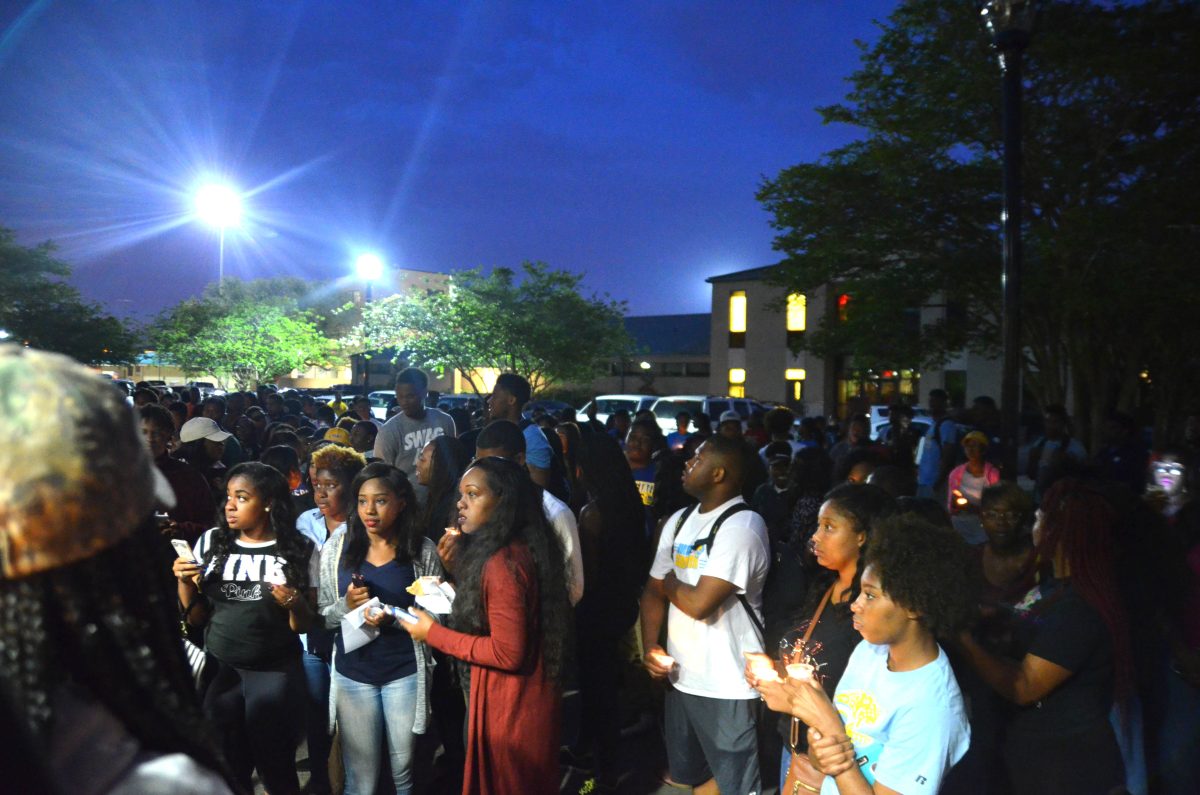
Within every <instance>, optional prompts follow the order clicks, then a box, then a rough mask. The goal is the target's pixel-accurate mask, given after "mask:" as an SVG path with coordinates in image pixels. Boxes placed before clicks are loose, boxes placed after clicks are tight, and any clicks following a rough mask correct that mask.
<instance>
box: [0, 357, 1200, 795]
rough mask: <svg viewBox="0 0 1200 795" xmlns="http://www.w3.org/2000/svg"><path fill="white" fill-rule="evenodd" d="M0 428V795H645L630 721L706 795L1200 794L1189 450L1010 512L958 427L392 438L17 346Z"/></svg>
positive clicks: (517, 397)
mask: <svg viewBox="0 0 1200 795" xmlns="http://www.w3.org/2000/svg"><path fill="white" fill-rule="evenodd" d="M0 390H3V394H0V428H3V429H5V430H6V431H7V433H6V434H5V437H6V439H8V440H10V441H8V442H7V443H6V445H5V446H4V447H2V448H0V472H2V473H0V489H3V494H2V495H0V531H2V532H3V534H4V538H3V542H4V543H3V545H2V546H0V551H2V553H3V554H2V555H0V563H2V564H3V572H2V575H0V596H2V598H3V601H4V605H5V610H4V614H3V616H2V617H0V684H2V685H3V686H2V687H0V709H2V710H3V713H4V715H5V716H6V720H4V731H5V740H6V742H4V743H0V748H2V749H3V751H2V753H3V754H5V763H4V770H5V775H6V776H7V779H6V780H7V781H8V782H11V784H12V785H13V786H14V787H16V791H21V792H41V791H62V792H83V793H93V792H95V793H100V792H130V793H132V792H197V793H198V792H215V793H221V792H246V793H248V792H251V791H252V790H253V787H254V784H255V781H256V779H257V782H258V783H260V784H261V785H262V786H263V788H264V789H265V790H266V791H267V792H269V793H271V795H287V793H299V792H301V786H300V776H299V775H298V772H297V761H296V759H297V750H298V748H299V745H300V743H301V742H302V741H303V742H305V743H306V745H307V757H308V761H307V763H306V767H307V769H308V780H307V783H306V784H305V787H304V791H306V792H311V793H324V792H334V791H344V792H345V793H373V792H384V791H387V792H391V791H395V792H396V793H409V792H422V791H426V792H428V791H434V789H433V788H434V787H435V786H436V787H439V788H440V789H439V790H437V791H448V790H447V788H448V787H449V788H452V789H459V788H461V791H462V792H463V793H467V794H468V795H470V794H473V793H484V794H486V795H505V794H508V793H513V794H514V795H515V793H523V794H524V793H533V794H534V795H537V793H547V794H549V793H558V792H560V791H562V790H561V787H562V782H563V781H564V780H566V779H564V777H563V775H562V770H563V767H564V765H567V766H570V767H572V768H575V769H578V770H582V771H585V775H586V782H585V784H584V788H583V790H580V791H586V792H597V793H602V792H624V791H634V790H631V789H630V784H629V779H628V772H629V771H628V770H627V767H626V765H625V764H623V761H624V760H623V759H622V754H621V753H620V750H621V745H620V744H621V738H622V730H623V728H624V729H625V730H626V732H628V730H629V729H630V728H631V727H630V725H629V724H631V723H636V722H637V721H638V720H639V719H641V721H642V722H643V723H648V724H649V725H657V726H658V727H659V728H660V730H661V737H662V741H663V746H664V749H665V765H664V767H663V769H661V770H657V771H656V773H658V774H659V775H661V778H662V780H663V781H664V782H666V783H668V784H674V785H677V786H681V787H691V788H692V789H693V790H694V791H695V792H698V793H714V792H723V793H726V795H736V794H737V793H743V794H744V795H751V794H752V793H753V794H755V795H756V794H757V793H761V792H764V791H768V790H773V789H774V788H775V787H776V786H778V787H779V791H780V792H781V793H786V795H797V794H798V793H801V792H822V793H826V794H827V795H829V794H831V793H843V795H845V794H848V793H863V792H876V793H882V792H899V793H937V792H942V793H989V794H991V793H995V794H996V795H1005V794H1006V793H1011V794H1012V795H1025V793H1081V795H1082V794H1084V793H1086V794H1087V795H1093V794H1094V793H1110V792H1112V793H1118V792H1125V791H1128V792H1131V793H1135V794H1139V793H1151V792H1161V793H1168V794H1173V793H1194V792H1197V791H1200V764H1198V759H1197V757H1198V755H1197V754H1196V753H1195V750H1196V748H1197V747H1200V503H1195V502H1193V501H1192V499H1191V498H1192V495H1193V494H1195V492H1196V489H1197V488H1200V416H1197V417H1196V418H1191V419H1189V422H1188V424H1187V426H1186V433H1185V436H1184V438H1183V439H1181V440H1180V443H1179V445H1178V446H1177V447H1171V448H1167V449H1163V450H1161V451H1154V452H1151V451H1149V450H1148V449H1147V448H1146V447H1145V446H1144V445H1142V444H1141V443H1140V440H1139V438H1138V433H1137V427H1136V424H1135V423H1133V421H1132V419H1131V418H1129V417H1126V416H1124V415H1121V414H1114V415H1113V416H1112V418H1111V420H1110V422H1109V423H1108V426H1107V427H1106V428H1105V443H1104V446H1103V447H1102V449H1100V450H1098V451H1096V453H1095V455H1092V456H1089V455H1088V452H1087V450H1086V448H1085V446H1084V445H1083V443H1082V441H1081V440H1080V439H1078V438H1075V437H1074V436H1072V432H1071V426H1070V422H1069V418H1068V417H1067V415H1066V412H1065V411H1063V410H1062V409H1061V407H1056V406H1050V407H1047V408H1046V410H1045V412H1044V416H1043V418H1042V423H1041V424H1042V428H1041V432H1040V433H1039V434H1036V435H1034V436H1032V437H1031V439H1030V440H1029V442H1028V444H1026V445H1025V447H1024V448H1023V450H1022V454H1021V456H1020V462H1021V463H1020V464H1019V470H1020V471H1019V472H1017V473H1003V474H1005V475H1007V477H1005V478H1003V479H1002V477H1001V475H1002V473H1001V471H1000V468H999V461H1000V459H1001V456H1000V455H998V446H999V442H1000V440H999V438H998V433H997V432H996V424H995V422H994V420H995V418H996V416H995V404H994V403H993V402H991V401H990V400H989V399H987V398H980V399H978V400H976V401H975V402H974V404H973V405H972V406H971V407H970V409H969V410H968V411H966V412H962V413H960V414H958V415H954V416H952V415H951V412H950V408H949V401H948V396H947V395H946V394H945V393H944V392H941V391H940V390H933V391H932V393H931V394H930V395H929V396H928V403H929V411H930V416H929V417H928V418H924V419H927V420H928V422H925V423H920V424H919V423H916V422H914V419H915V417H914V414H913V412H912V411H911V409H909V408H908V407H905V406H894V407H892V408H891V411H890V420H891V422H890V427H889V429H888V432H887V434H886V435H884V436H883V438H880V439H871V438H870V428H869V424H868V422H867V418H866V417H859V416H852V417H850V418H848V419H847V421H846V422H844V423H843V424H842V427H840V428H839V427H838V423H834V422H824V421H821V420H819V419H817V418H803V419H801V420H799V421H797V419H796V417H795V416H794V415H793V414H792V412H791V411H789V410H788V409H786V408H776V409H772V410H771V411H769V412H767V413H766V414H765V415H763V416H755V417H751V418H743V417H741V416H740V415H738V414H736V413H734V412H728V413H726V414H722V415H721V416H719V417H706V416H703V415H700V416H696V417H691V416H688V415H686V414H681V415H680V416H678V417H676V418H675V420H676V426H677V427H676V430H675V431H674V432H673V433H671V434H670V435H664V434H663V432H662V430H661V429H660V427H659V424H658V422H657V421H656V418H655V417H654V416H653V415H651V414H649V413H639V414H636V415H634V416H629V415H628V413H625V412H617V413H616V414H614V415H613V416H611V417H609V418H607V421H605V422H601V421H600V420H599V419H598V418H597V417H596V416H595V415H594V414H593V415H592V416H590V417H589V418H588V419H587V420H586V421H579V420H577V418H576V416H575V414H574V412H569V413H566V414H564V415H563V416H554V415H552V414H547V413H543V412H533V413H531V414H530V415H529V416H526V415H525V413H524V412H523V409H524V408H525V407H526V405H527V404H528V403H529V401H530V398H531V393H530V386H529V383H528V382H527V381H526V380H525V379H523V378H522V377H520V376H519V375H516V374H513V373H505V374H502V375H501V376H500V377H499V378H498V379H497V381H496V384H495V387H494V389H493V390H492V392H491V394H490V395H489V396H488V398H487V400H486V403H485V404H483V405H482V406H481V407H480V408H481V410H482V411H481V412H480V416H476V417H472V416H471V415H470V413H468V412H463V411H454V412H450V411H443V410H441V409H439V408H437V407H436V406H435V405H431V404H432V403H434V402H436V401H433V400H430V399H429V395H428V380H427V378H426V376H425V374H424V373H423V372H422V371H420V370H418V369H415V368H408V369H405V370H403V371H402V372H400V373H399V375H398V376H397V379H396V384H395V398H396V399H395V404H394V406H393V407H392V408H391V409H390V410H389V418H388V419H387V420H386V421H380V420H377V419H376V418H374V417H373V416H372V414H371V409H370V404H369V402H367V400H366V398H365V397H361V396H357V397H348V398H347V399H346V400H343V399H342V398H341V396H340V395H339V396H338V397H337V398H335V400H334V402H333V403H332V404H329V405H325V404H320V403H318V402H316V401H315V400H313V399H311V398H291V397H286V396H280V395H278V394H277V393H276V392H274V391H272V390H267V389H263V390H261V391H259V392H256V393H249V392H236V393H232V394H229V395H226V396H224V397H210V398H208V399H205V400H199V399H193V400H191V401H179V400H170V398H167V400H170V402H164V396H163V395H161V394H160V393H159V392H158V391H155V390H153V389H151V388H149V387H145V388H142V389H139V390H138V391H137V393H136V394H135V395H134V398H133V400H134V403H135V409H134V410H133V411H131V410H130V409H129V407H128V406H126V405H125V402H124V400H123V398H122V397H121V396H120V395H119V394H117V393H116V391H115V390H113V389H112V388H111V387H110V386H108V385H106V384H104V383H103V382H102V381H101V380H100V379H98V378H96V377H94V376H92V375H90V374H88V373H87V371H86V370H84V369H83V368H81V367H79V366H77V365H74V364H73V363H70V362H69V361H68V360H65V359H62V358H61V357H56V356H51V355H47V354H41V353H37V352H34V351H29V350H25V349H21V348H16V347H13V346H10V347H6V348H3V349H0ZM39 395H41V396H45V395H54V396H55V399H54V400H37V399H35V398H36V397H37V396H39ZM139 437H140V438H139ZM143 440H144V441H143ZM1014 476H1016V477H1014ZM172 576H173V578H174V579H173V580H172V579H171V577H172ZM575 789H578V787H575ZM572 791H574V790H572Z"/></svg>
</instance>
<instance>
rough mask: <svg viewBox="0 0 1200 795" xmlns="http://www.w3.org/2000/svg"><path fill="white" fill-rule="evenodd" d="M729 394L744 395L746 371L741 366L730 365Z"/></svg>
mask: <svg viewBox="0 0 1200 795" xmlns="http://www.w3.org/2000/svg"><path fill="white" fill-rule="evenodd" d="M729 396H730V397H745V396H746V371H745V370H743V369H742V368H741V367H732V368H730V370H729Z"/></svg>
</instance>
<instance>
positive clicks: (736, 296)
mask: <svg viewBox="0 0 1200 795" xmlns="http://www.w3.org/2000/svg"><path fill="white" fill-rule="evenodd" d="M729 347H730V348H745V347H746V291H745V290H734V291H733V292H732V293H730V294H729Z"/></svg>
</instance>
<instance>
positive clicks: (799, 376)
mask: <svg viewBox="0 0 1200 795" xmlns="http://www.w3.org/2000/svg"><path fill="white" fill-rule="evenodd" d="M783 378H784V380H785V381H803V380H804V379H805V378H808V373H807V372H805V371H804V368H802V367H789V368H788V369H786V370H784V371H783Z"/></svg>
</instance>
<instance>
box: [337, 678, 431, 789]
mask: <svg viewBox="0 0 1200 795" xmlns="http://www.w3.org/2000/svg"><path fill="white" fill-rule="evenodd" d="M333 676H334V679H335V680H336V683H337V701H336V709H337V723H338V732H339V735H340V737H341V740H342V761H343V763H344V764H345V767H346V792H345V795H370V793H372V792H374V791H375V779H376V778H377V777H378V774H379V768H380V766H381V762H382V760H381V758H380V757H381V756H382V754H381V753H380V748H381V746H382V741H383V739H384V735H386V738H387V745H388V753H389V755H390V759H391V768H392V782H393V783H394V784H395V787H396V795H410V793H411V792H412V758H413V745H414V735H413V732H412V729H413V721H414V719H415V717H416V709H417V675H416V674H412V675H411V676H406V677H404V678H403V679H397V680H396V681H394V682H388V683H387V684H386V685H383V686H377V685H365V684H363V683H362V682H355V681H354V680H353V679H347V678H346V677H344V676H342V675H341V674H340V673H338V672H337V671H336V670H334V672H333Z"/></svg>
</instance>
